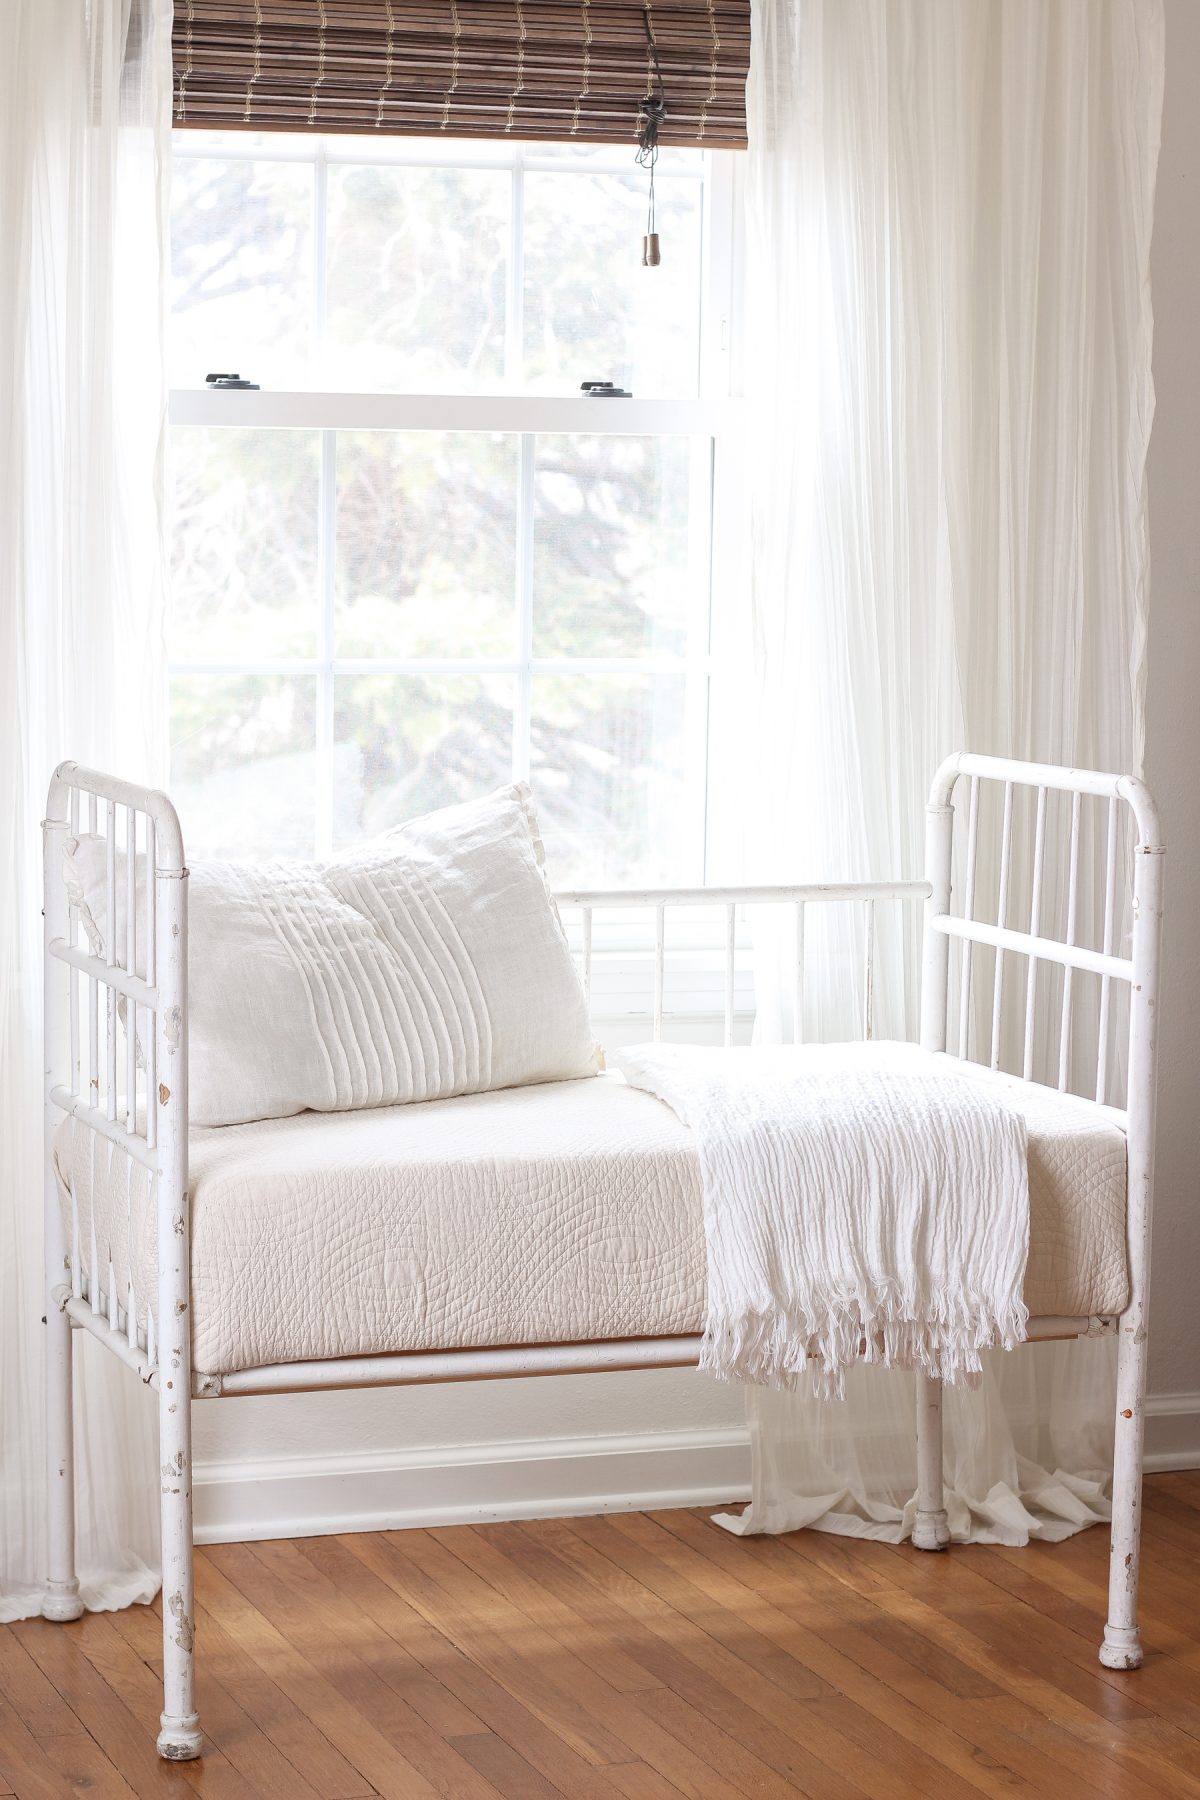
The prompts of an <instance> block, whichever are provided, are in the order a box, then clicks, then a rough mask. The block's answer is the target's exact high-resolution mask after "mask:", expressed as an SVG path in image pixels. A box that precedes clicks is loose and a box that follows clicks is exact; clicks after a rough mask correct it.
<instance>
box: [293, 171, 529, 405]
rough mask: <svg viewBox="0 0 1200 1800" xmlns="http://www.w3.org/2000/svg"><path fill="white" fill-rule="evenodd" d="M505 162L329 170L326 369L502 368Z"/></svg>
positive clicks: (418, 375)
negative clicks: (494, 166) (459, 166)
mask: <svg viewBox="0 0 1200 1800" xmlns="http://www.w3.org/2000/svg"><path fill="white" fill-rule="evenodd" d="M511 191H512V182H511V177H510V176H509V174H508V172H507V171H506V170H498V171H495V172H493V171H492V170H490V169H429V168H411V167H409V168H386V167H381V166H379V165H378V164H376V165H353V164H351V165H350V166H341V167H339V166H338V165H337V164H333V165H331V167H330V169H329V255H328V267H329V299H328V324H327V333H326V354H327V359H328V370H329V379H331V380H335V381H336V382H338V383H339V384H342V385H344V386H347V387H362V388H389V387H391V388H409V389H416V390H417V391H420V390H421V389H423V388H435V389H437V388H446V387H450V388H479V387H488V386H496V385H497V384H498V383H499V382H500V381H501V379H502V378H503V375H504V334H505V317H506V304H505V302H506V295H507V280H508V273H507V271H508V238H509V207H510V202H511Z"/></svg>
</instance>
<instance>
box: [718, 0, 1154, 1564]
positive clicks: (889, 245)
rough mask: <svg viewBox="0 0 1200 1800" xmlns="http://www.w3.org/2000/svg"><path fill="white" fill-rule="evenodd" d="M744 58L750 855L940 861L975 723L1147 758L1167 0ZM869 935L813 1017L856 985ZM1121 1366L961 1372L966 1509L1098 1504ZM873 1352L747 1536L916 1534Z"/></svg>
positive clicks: (793, 874)
mask: <svg viewBox="0 0 1200 1800" xmlns="http://www.w3.org/2000/svg"><path fill="white" fill-rule="evenodd" d="M752 56H753V60H752V68H751V76H750V85H749V125H750V152H749V166H748V171H747V197H748V211H747V232H748V255H749V268H748V296H749V297H748V326H749V329H748V332H747V341H748V344H749V346H750V349H749V363H748V369H747V391H748V396H749V408H750V416H751V425H752V429H751V432H750V438H751V443H752V451H751V459H752V460H751V469H750V476H749V479H750V489H751V494H752V502H751V506H752V527H751V538H752V543H751V564H752V576H751V581H752V605H753V625H754V663H755V668H754V676H753V681H754V685H753V688H752V692H751V699H750V704H749V706H748V708H747V716H748V717H750V718H752V719H754V720H755V721H756V728H755V734H754V737H753V739H752V741H751V743H750V746H749V748H750V751H751V753H752V756H753V760H754V769H755V776H754V780H753V781H748V782H747V783H746V790H747V791H748V792H749V793H750V794H751V795H752V796H755V797H756V801H757V808H758V810H757V816H755V817H753V820H752V824H751V828H750V830H749V831H748V833H747V842H748V843H749V844H750V845H756V844H757V845H766V846H769V847H770V848H769V851H768V852H767V856H766V857H764V856H763V855H761V854H756V855H754V856H752V857H751V859H750V866H749V868H748V873H749V874H750V875H751V876H752V877H753V878H755V879H776V880H795V879H812V880H819V879H822V878H828V879H837V878H839V877H841V878H887V877H895V876H905V877H914V876H919V875H920V873H921V858H922V841H923V801H924V795H925V793H926V791H927V788H928V784H929V781H930V778H931V775H932V772H933V770H934V768H935V767H936V765H937V764H938V762H939V761H940V760H941V758H942V757H943V756H944V755H945V754H946V752H947V751H948V750H950V749H953V748H957V747H961V746H964V745H969V746H970V747H971V748H972V749H977V750H984V751H990V752H994V753H998V754H1004V755H1014V756H1029V757H1038V758H1044V759H1045V760H1047V761H1051V762H1064V763H1079V764H1084V765H1091V766H1093V767H1100V768H1119V769H1129V768H1137V767H1138V765H1139V763H1140V760H1141V752H1142V696H1143V687H1144V645H1145V621H1146V597H1147V579H1148V557H1147V548H1146V512H1145V459H1146V448H1147V439H1148V435H1149V428H1150V418H1151V414H1152V410H1153V390H1152V385H1151V378H1150V332H1151V317H1150V305H1149V293H1148V265H1149V242H1150V230H1151V220H1152V210H1153V193H1154V179H1155V167H1156V160H1157V149H1158V130H1159V115H1160V105H1161V84H1162V67H1163V20H1162V11H1161V5H1160V0H973V3H972V4H971V5H962V4H960V3H959V0H754V5H753V53H752ZM1050 903H1051V904H1053V903H1054V902H1053V900H1051V902H1050ZM844 929H845V928H844V927H841V926H839V925H838V924H836V923H834V922H829V923H827V924H826V925H825V926H824V928H823V935H822V937H821V939H820V940H819V942H817V943H815V944H811V945H810V949H811V950H812V952H813V955H812V960H811V962H810V974H809V979H808V987H807V998H806V1006H807V1007H808V1008H809V1009H810V1011H811V1016H809V1017H808V1018H807V1020H806V1024H807V1028H808V1030H809V1032H810V1034H811V1035H813V1036H820V1035H825V1036H833V1035H851V1034H852V1033H853V1031H854V1030H855V1027H856V1022H857V1019H858V1018H859V1017H860V1016H861V1014H860V1012H859V1007H860V1004H861V997H860V996H859V995H858V994H857V993H856V992H855V991H854V984H855V979H856V976H855V966H856V964H857V961H858V960H859V959H858V957H857V954H856V953H854V952H853V950H852V948H851V946H850V944H849V943H848V941H846V940H845V939H844V938H843V936H842V935H841V934H842V932H843V931H844ZM886 929H887V935H888V938H889V939H890V943H889V942H885V943H884V944H883V946H882V949H883V951H884V952H885V956H884V962H885V966H888V967H892V968H894V967H895V966H896V961H897V959H895V958H894V956H893V955H889V954H887V952H888V951H889V949H890V950H892V951H894V950H896V949H898V948H899V940H900V938H901V937H902V935H903V934H904V933H905V931H906V927H905V926H904V925H903V924H902V923H901V922H900V920H899V919H894V920H891V921H888V922H887V927H886ZM913 929H914V928H913V927H909V928H907V930H908V933H909V936H910V938H911V934H912V930H913ZM909 947H910V949H911V948H912V947H913V946H912V944H911V942H910V945H909ZM768 950H769V947H768ZM764 961H765V965H766V966H767V967H768V968H769V967H770V956H769V954H768V955H767V956H766V957H765V959H764ZM766 987H767V992H766V993H765V995H764V1002H765V1003H764V1007H763V1025H764V1029H765V1031H766V1033H767V1034H768V1035H770V1033H771V1031H772V1029H773V1028H774V1027H776V1026H777V1025H778V1022H779V1020H778V1013H779V1011H780V1010H784V1011H786V1002H784V1003H782V1006H781V1007H777V1006H776V1005H775V1004H774V1001H773V992H772V984H771V983H770V982H769V981H768V982H767V984H766ZM878 1000H879V1003H880V1005H881V1007H882V1023H883V1029H885V1030H886V1031H889V1032H891V1033H893V1034H896V1035H901V1034H904V1033H905V1031H906V1028H907V1030H908V1032H909V1033H911V1028H912V1025H913V1023H914V1003H915V994H914V993H913V992H912V991H908V992H905V991H903V990H902V988H901V986H900V984H899V982H898V981H896V980H895V979H893V982H892V985H891V986H890V987H886V988H885V989H884V990H883V992H882V993H881V994H880V995H879V996H878ZM785 1023H786V1021H785ZM1111 1372H1112V1356H1111V1349H1110V1348H1109V1346H1107V1345H1105V1344H1095V1343H1083V1344H1079V1345H1075V1346H1071V1347H1069V1348H1060V1347H1057V1346H1049V1347H1042V1348H1038V1349H1026V1350H1023V1351H1021V1352H1019V1353H1018V1354H1017V1355H1015V1356H1012V1357H1009V1358H999V1359H996V1361H994V1363H993V1366H992V1367H991V1368H990V1369H989V1371H988V1374H987V1376H986V1378H985V1382H984V1386H983V1389H982V1391H981V1392H980V1393H979V1394H975V1395H971V1394H963V1393H952V1394H949V1395H948V1398H947V1409H946V1424H947V1475H948V1480H949V1482H950V1484H951V1492H950V1494H949V1498H948V1506H949V1509H950V1517H951V1526H952V1530H953V1532H954V1535H955V1536H956V1537H966V1536H975V1537H983V1536H988V1537H992V1538H1000V1539H1002V1540H1004V1541H1008V1542H1023V1541H1024V1539H1025V1537H1026V1536H1027V1535H1030V1534H1033V1533H1039V1534H1042V1535H1050V1536H1057V1535H1062V1534H1063V1533H1064V1532H1065V1531H1068V1530H1072V1529H1076V1528H1078V1526H1079V1525H1080V1524H1084V1523H1087V1522H1088V1521H1089V1520H1090V1519H1093V1518H1096V1517H1099V1516H1105V1514H1106V1502H1105V1500H1104V1497H1103V1491H1102V1485H1101V1482H1102V1473H1101V1472H1102V1471H1103V1470H1104V1467H1105V1464H1106V1463H1107V1461H1108V1448H1107V1438H1108V1432H1109V1430H1110V1427H1109V1422H1108V1421H1109V1413H1110V1399H1111ZM856 1373H857V1379H856V1380H855V1382H854V1383H853V1384H852V1386H851V1388H850V1393H849V1398H848V1400H847V1403H846V1405H845V1406H844V1407H837V1406H822V1405H821V1404H819V1403H818V1402H815V1401H810V1400H807V1399H805V1398H803V1397H793V1396H790V1395H789V1396H784V1395H777V1394H769V1393H764V1392H754V1393H752V1394H751V1396H750V1407H751V1415H752V1432H753V1440H754V1448H755V1481H754V1500H753V1503H752V1506H751V1509H750V1512H749V1514H748V1516H747V1517H746V1518H745V1519H744V1521H743V1522H742V1528H743V1529H748V1530H786V1529H790V1528H794V1527H796V1526H799V1525H802V1524H814V1523H815V1524H820V1525H821V1526H822V1527H823V1528H825V1529H829V1530H836V1531H843V1532H848V1533H854V1534H859V1535H879V1536H887V1537H898V1536H900V1535H901V1534H902V1533H903V1532H905V1531H907V1529H908V1524H909V1519H908V1516H907V1514H906V1510H905V1509H906V1503H907V1502H908V1499H909V1496H910V1495H911V1493H912V1490H913V1488H914V1485H915V1453H914V1445H913V1436H914V1425H913V1396H912V1392H911V1390H912V1385H913V1383H912V1379H911V1378H910V1377H905V1376H900V1375H895V1374H890V1373H887V1372H880V1371H875V1370H861V1371H857V1372H856Z"/></svg>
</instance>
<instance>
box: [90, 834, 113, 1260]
mask: <svg viewBox="0 0 1200 1800" xmlns="http://www.w3.org/2000/svg"><path fill="white" fill-rule="evenodd" d="M104 825H105V833H106V837H107V844H106V854H107V865H108V866H107V879H106V882H105V891H106V896H107V902H108V906H107V912H106V913H105V920H104V952H105V960H106V962H107V963H108V966H109V968H110V969H113V968H115V967H116V963H117V845H116V837H117V809H116V807H115V805H114V804H113V802H112V801H111V800H106V801H105V803H104ZM104 1004H105V1007H106V1009H107V1019H108V1057H107V1061H106V1065H105V1072H104V1073H105V1088H106V1093H105V1104H106V1109H107V1112H108V1116H109V1118H110V1119H111V1120H113V1121H115V1120H116V1117H117V996H116V991H115V989H113V988H111V987H109V986H107V985H106V986H105V989H104ZM92 1278H93V1280H95V1271H94V1270H93V1276H92Z"/></svg>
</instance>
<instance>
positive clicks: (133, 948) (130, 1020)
mask: <svg viewBox="0 0 1200 1800" xmlns="http://www.w3.org/2000/svg"><path fill="white" fill-rule="evenodd" d="M125 967H126V969H127V970H128V972H129V974H130V975H136V974H137V810H136V808H134V807H132V806H127V807H126V808H125ZM137 1026H138V1009H137V1003H136V1002H135V1001H133V1000H126V1002H125V1128H126V1130H127V1131H128V1132H129V1133H130V1134H131V1135H132V1134H133V1132H135V1131H136V1130H137Z"/></svg>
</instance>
